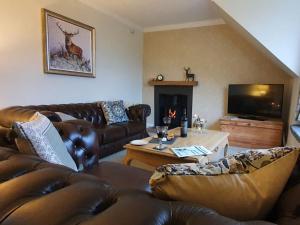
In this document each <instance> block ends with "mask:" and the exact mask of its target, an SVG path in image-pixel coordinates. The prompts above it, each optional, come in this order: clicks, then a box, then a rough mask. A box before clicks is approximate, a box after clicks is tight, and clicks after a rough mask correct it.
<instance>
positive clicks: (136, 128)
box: [115, 121, 145, 136]
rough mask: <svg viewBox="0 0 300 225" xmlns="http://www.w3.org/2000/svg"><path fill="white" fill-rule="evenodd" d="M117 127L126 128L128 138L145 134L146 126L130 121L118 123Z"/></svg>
mask: <svg viewBox="0 0 300 225" xmlns="http://www.w3.org/2000/svg"><path fill="white" fill-rule="evenodd" d="M115 125H116V126H121V127H124V129H125V130H126V134H127V136H133V135H135V134H139V133H143V132H144V130H145V126H144V124H143V123H140V122H134V121H129V122H125V123H116V124H115Z"/></svg>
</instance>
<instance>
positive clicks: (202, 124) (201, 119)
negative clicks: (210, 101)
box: [199, 118, 207, 134]
mask: <svg viewBox="0 0 300 225" xmlns="http://www.w3.org/2000/svg"><path fill="white" fill-rule="evenodd" d="M206 123H207V120H206V119H204V118H200V119H199V124H200V130H201V133H202V134H203V133H205V132H204V130H205V125H206Z"/></svg>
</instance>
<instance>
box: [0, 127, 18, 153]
mask: <svg viewBox="0 0 300 225" xmlns="http://www.w3.org/2000/svg"><path fill="white" fill-rule="evenodd" d="M15 138H16V133H15V132H14V131H13V130H12V129H11V128H6V127H1V126H0V146H4V147H10V148H15V141H14V140H15Z"/></svg>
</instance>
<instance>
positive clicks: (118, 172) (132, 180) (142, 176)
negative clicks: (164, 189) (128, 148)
mask: <svg viewBox="0 0 300 225" xmlns="http://www.w3.org/2000/svg"><path fill="white" fill-rule="evenodd" d="M86 173H88V174H92V175H95V176H96V177H98V178H100V179H101V180H105V181H107V182H108V183H110V184H111V185H113V186H114V187H115V188H117V189H136V190H142V191H147V192H150V186H149V179H150V177H151V174H152V173H151V172H148V171H146V170H142V169H138V168H135V167H130V166H125V165H122V164H120V163H114V162H101V163H99V165H98V166H96V167H94V168H93V169H91V170H88V171H86Z"/></svg>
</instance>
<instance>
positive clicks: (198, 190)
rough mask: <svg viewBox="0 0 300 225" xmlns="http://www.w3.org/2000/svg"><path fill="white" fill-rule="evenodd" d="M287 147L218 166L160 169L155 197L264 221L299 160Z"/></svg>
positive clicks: (154, 183) (257, 152)
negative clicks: (188, 202) (195, 203)
mask: <svg viewBox="0 0 300 225" xmlns="http://www.w3.org/2000/svg"><path fill="white" fill-rule="evenodd" d="M298 153H299V149H292V148H288V147H284V148H274V149H266V150H253V151H248V152H246V153H243V154H237V155H234V156H230V157H228V158H224V159H222V160H220V161H219V162H217V163H208V164H206V165H204V166H203V165H200V164H194V163H191V164H173V165H165V166H161V167H159V168H158V169H157V170H156V172H155V173H154V174H153V176H152V177H151V180H150V184H151V187H152V190H153V192H154V194H155V195H157V196H160V197H164V198H165V197H168V198H172V199H175V200H185V201H190V202H197V203H200V204H202V205H203V206H206V207H209V208H213V209H215V210H217V211H218V212H219V213H221V214H222V215H224V216H228V217H231V218H235V219H238V220H252V219H263V218H264V217H265V216H266V215H267V213H268V212H269V211H270V210H271V209H272V207H273V206H274V204H275V202H276V201H277V199H278V197H279V195H280V193H281V192H282V190H283V188H284V186H285V184H286V182H287V180H288V179H289V176H290V174H291V172H292V170H293V168H294V166H295V163H296V161H297V158H298Z"/></svg>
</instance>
